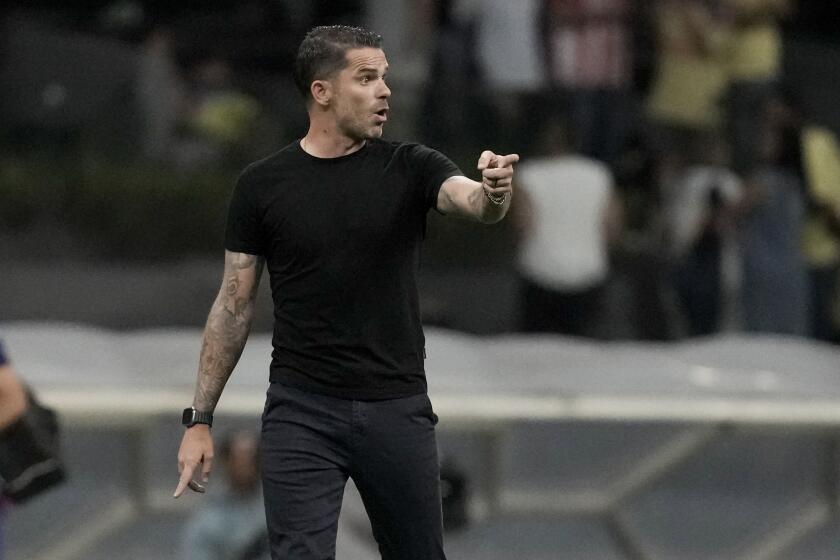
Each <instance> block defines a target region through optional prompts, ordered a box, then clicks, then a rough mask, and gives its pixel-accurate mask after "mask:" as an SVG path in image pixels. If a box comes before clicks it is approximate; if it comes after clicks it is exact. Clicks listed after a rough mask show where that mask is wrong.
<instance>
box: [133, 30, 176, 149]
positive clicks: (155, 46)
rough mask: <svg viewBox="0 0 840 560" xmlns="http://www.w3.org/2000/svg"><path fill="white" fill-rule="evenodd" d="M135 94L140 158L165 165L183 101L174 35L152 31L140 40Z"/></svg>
mask: <svg viewBox="0 0 840 560" xmlns="http://www.w3.org/2000/svg"><path fill="white" fill-rule="evenodd" d="M135 95H136V98H137V105H138V110H139V113H140V122H141V125H140V126H141V129H142V130H141V132H140V138H141V144H142V150H143V155H144V156H145V157H147V158H149V159H151V160H153V161H157V162H167V161H168V160H169V159H170V156H171V153H172V148H173V144H174V141H175V136H176V132H177V126H178V122H179V121H180V120H181V118H182V114H183V112H184V110H185V102H186V99H185V90H184V83H183V78H182V77H181V73H180V69H179V68H178V65H177V62H176V60H175V52H174V45H173V36H172V33H171V31H169V30H168V29H165V28H163V27H157V28H154V29H152V31H150V32H149V34H148V36H147V37H146V39H145V40H144V41H143V44H142V46H141V50H140V54H139V58H138V61H137V84H136V93H135Z"/></svg>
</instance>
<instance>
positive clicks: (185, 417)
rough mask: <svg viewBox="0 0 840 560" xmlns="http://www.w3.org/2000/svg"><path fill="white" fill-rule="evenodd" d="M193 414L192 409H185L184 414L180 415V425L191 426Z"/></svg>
mask: <svg viewBox="0 0 840 560" xmlns="http://www.w3.org/2000/svg"><path fill="white" fill-rule="evenodd" d="M194 412H195V410H193V409H192V408H185V409H184V413H183V414H181V424H183V425H185V426H186V425H187V424H192V421H193V413H194Z"/></svg>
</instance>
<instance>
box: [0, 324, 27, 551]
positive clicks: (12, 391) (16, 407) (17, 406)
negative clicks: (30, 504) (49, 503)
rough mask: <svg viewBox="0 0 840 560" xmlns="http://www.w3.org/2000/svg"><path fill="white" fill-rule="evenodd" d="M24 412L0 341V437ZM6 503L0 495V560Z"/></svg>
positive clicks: (19, 387) (22, 392)
mask: <svg viewBox="0 0 840 560" xmlns="http://www.w3.org/2000/svg"><path fill="white" fill-rule="evenodd" d="M25 410H26V391H25V390H24V388H23V384H22V383H21V382H20V379H19V378H18V376H17V375H16V374H15V372H14V370H13V369H12V366H11V364H9V360H8V358H7V357H6V354H5V352H4V350H3V342H2V341H0V437H3V433H4V432H5V430H6V429H7V428H9V427H10V426H11V425H12V424H14V423H15V422H16V421H18V420H19V419H20V418H21V417H22V416H23V413H24V411H25ZM7 507H8V503H7V501H6V498H5V496H3V495H2V494H0V559H2V558H3V557H4V555H3V517H4V516H5V514H6V508H7Z"/></svg>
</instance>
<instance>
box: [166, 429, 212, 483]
mask: <svg viewBox="0 0 840 560" xmlns="http://www.w3.org/2000/svg"><path fill="white" fill-rule="evenodd" d="M199 465H201V481H202V482H207V481H208V480H209V478H210V470H211V468H212V466H213V436H212V435H211V434H210V426H208V425H206V424H196V425H195V426H192V427H191V428H187V429H186V431H185V432H184V437H183V438H182V439H181V448H180V449H179V450H178V472H179V473H181V478H180V479H179V480H178V487H177V488H175V493H174V494H172V497H173V498H178V497H179V496H180V495H181V494H183V493H184V490H186V489H187V488H190V489H192V490H194V491H196V492H204V487H203V486H201V485H200V484H199V483H197V482H196V481H194V480H193V476H195V474H196V469H197V467H198V466H199Z"/></svg>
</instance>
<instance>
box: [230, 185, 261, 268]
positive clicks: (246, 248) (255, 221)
mask: <svg viewBox="0 0 840 560" xmlns="http://www.w3.org/2000/svg"><path fill="white" fill-rule="evenodd" d="M255 186H256V185H255V184H254V180H253V176H252V175H251V174H250V173H249V172H248V171H247V170H246V171H245V172H244V173H243V174H242V175H240V176H239V179H238V180H237V181H236V186H235V187H234V189H233V194H232V195H231V198H230V204H229V206H228V214H227V224H226V226H225V249H227V250H228V251H232V252H234V253H248V254H249V255H262V254H264V244H263V241H262V236H261V235H260V229H261V228H260V216H259V208H258V205H257V203H256V200H255V199H256V196H255V195H256V193H255V192H254V188H255Z"/></svg>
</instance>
